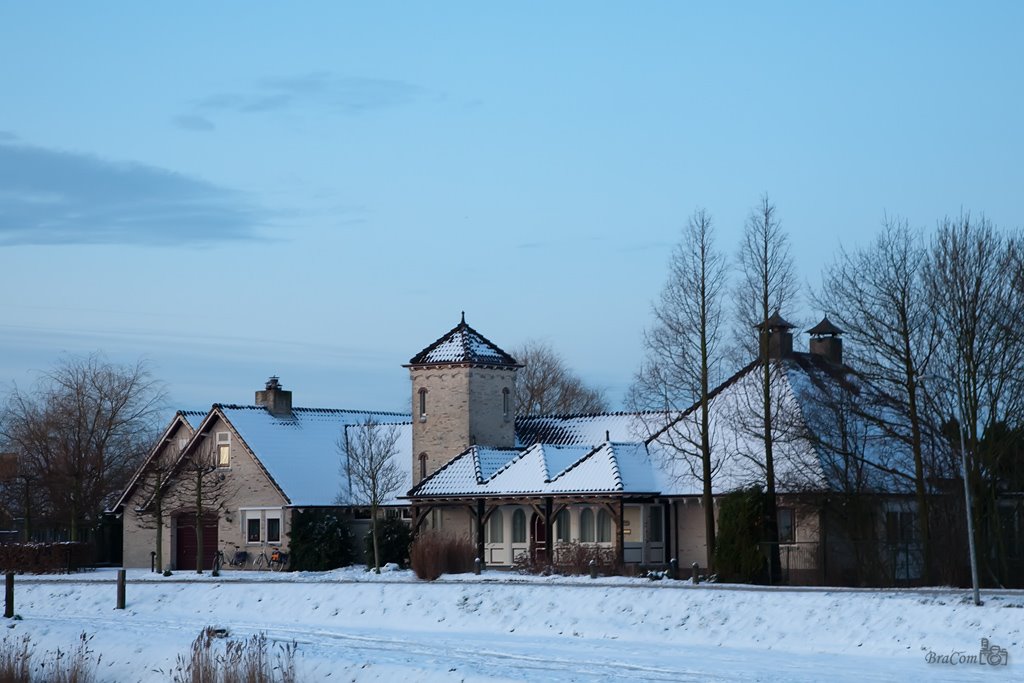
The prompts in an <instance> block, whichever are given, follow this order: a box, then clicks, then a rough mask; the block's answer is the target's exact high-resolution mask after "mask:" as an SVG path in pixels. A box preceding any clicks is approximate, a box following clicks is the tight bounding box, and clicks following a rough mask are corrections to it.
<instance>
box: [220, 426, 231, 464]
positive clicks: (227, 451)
mask: <svg viewBox="0 0 1024 683" xmlns="http://www.w3.org/2000/svg"><path fill="white" fill-rule="evenodd" d="M230 466H231V433H230V432H217V467H230Z"/></svg>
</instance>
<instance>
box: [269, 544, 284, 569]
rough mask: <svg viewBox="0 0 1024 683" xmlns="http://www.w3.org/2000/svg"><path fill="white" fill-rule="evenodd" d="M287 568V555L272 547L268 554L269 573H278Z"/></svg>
mask: <svg viewBox="0 0 1024 683" xmlns="http://www.w3.org/2000/svg"><path fill="white" fill-rule="evenodd" d="M287 567H288V553H283V552H281V549H280V548H278V547H276V546H275V547H274V550H273V551H272V552H271V553H270V571H272V572H280V571H284V570H285V569H286V568H287Z"/></svg>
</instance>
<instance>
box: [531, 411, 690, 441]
mask: <svg viewBox="0 0 1024 683" xmlns="http://www.w3.org/2000/svg"><path fill="white" fill-rule="evenodd" d="M679 415H680V413H667V412H641V413H621V412H620V413H593V414H587V415H543V416H531V417H517V418H516V442H517V443H518V444H519V445H521V446H531V445H533V444H535V443H545V444H557V445H571V444H577V445H578V444H583V445H596V444H599V443H604V442H605V441H646V440H647V439H648V438H650V437H651V436H653V435H654V434H656V433H657V432H658V431H660V430H661V429H662V428H664V427H665V426H666V425H668V424H669V423H670V422H671V421H672V420H673V419H677V418H678V417H679Z"/></svg>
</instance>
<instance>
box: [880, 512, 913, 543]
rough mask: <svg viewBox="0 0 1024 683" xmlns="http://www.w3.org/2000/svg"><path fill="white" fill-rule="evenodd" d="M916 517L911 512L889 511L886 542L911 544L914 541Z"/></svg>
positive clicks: (886, 517) (886, 520)
mask: <svg viewBox="0 0 1024 683" xmlns="http://www.w3.org/2000/svg"><path fill="white" fill-rule="evenodd" d="M915 523H916V515H915V514H914V513H913V512H911V511H909V510H889V511H888V512H886V513H885V540H886V542H888V543H892V544H894V545H895V544H900V543H911V542H912V541H913V540H914V536H915V533H914V531H915V529H914V525H915Z"/></svg>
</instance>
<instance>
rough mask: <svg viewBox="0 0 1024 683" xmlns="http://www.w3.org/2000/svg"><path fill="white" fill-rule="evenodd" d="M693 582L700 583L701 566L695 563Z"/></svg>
mask: <svg viewBox="0 0 1024 683" xmlns="http://www.w3.org/2000/svg"><path fill="white" fill-rule="evenodd" d="M693 582H694V583H695V584H697V583H700V565H699V564H697V563H696V562H694V563H693Z"/></svg>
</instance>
